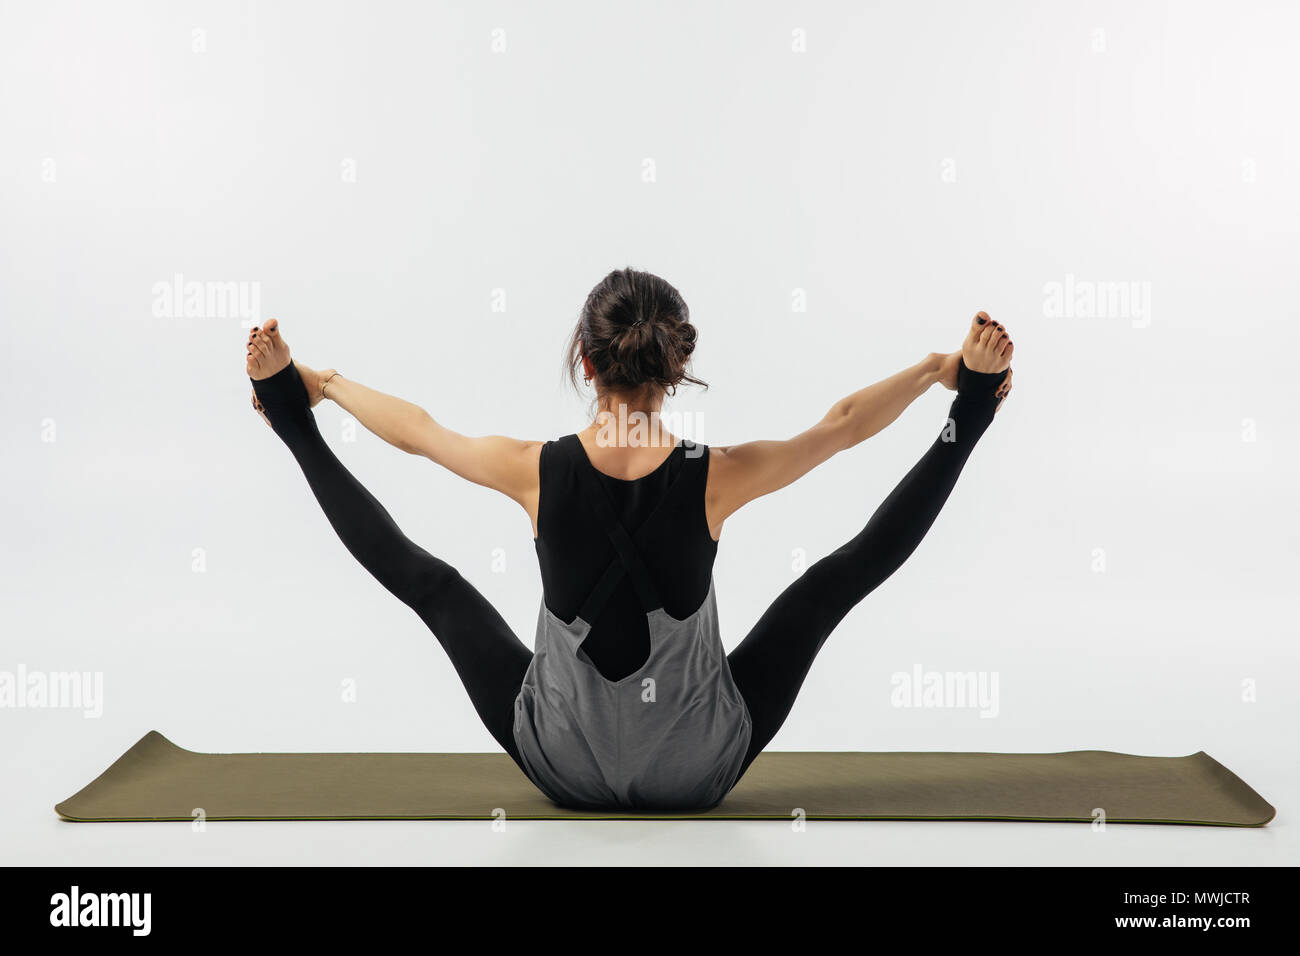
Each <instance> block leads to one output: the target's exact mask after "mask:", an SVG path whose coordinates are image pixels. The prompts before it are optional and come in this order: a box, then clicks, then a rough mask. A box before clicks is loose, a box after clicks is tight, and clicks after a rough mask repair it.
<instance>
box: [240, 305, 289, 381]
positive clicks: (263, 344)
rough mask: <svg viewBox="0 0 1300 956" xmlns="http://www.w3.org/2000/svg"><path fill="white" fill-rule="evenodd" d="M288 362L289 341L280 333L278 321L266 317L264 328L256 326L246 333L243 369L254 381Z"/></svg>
mask: <svg viewBox="0 0 1300 956" xmlns="http://www.w3.org/2000/svg"><path fill="white" fill-rule="evenodd" d="M289 362H290V358H289V343H288V342H286V341H285V340H284V338H283V337H281V335H280V321H279V320H278V319H267V321H266V328H264V329H260V328H258V327H257V326H253V328H252V329H251V330H250V331H249V333H248V344H247V358H246V360H245V362H244V369H245V371H247V372H248V377H249V378H251V379H252V380H253V381H255V382H260V381H261V380H262V379H264V378H270V377H271V376H272V375H274V374H275V373H276V372H279V371H281V370H282V369H284V367H285V366H287V365H288V364H289Z"/></svg>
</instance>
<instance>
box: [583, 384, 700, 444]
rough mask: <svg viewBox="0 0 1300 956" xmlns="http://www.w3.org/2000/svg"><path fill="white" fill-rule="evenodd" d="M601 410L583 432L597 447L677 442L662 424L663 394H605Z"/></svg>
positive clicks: (600, 403) (599, 398)
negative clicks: (587, 434)
mask: <svg viewBox="0 0 1300 956" xmlns="http://www.w3.org/2000/svg"><path fill="white" fill-rule="evenodd" d="M597 403H598V406H597V407H598V408H599V411H597V413H596V418H595V420H594V421H593V422H592V423H591V424H590V425H588V426H587V427H586V429H584V431H585V432H587V433H589V434H590V435H591V436H592V438H593V439H594V441H593V443H594V444H595V445H597V446H598V447H602V448H610V447H618V448H662V447H664V446H666V445H676V444H677V439H676V437H674V436H673V434H672V433H671V432H670V431H669V430H668V428H667V427H666V426H665V424H664V421H663V392H662V391H660V392H657V393H653V394H646V393H624V392H603V393H601V394H600V395H599V396H598V398H597Z"/></svg>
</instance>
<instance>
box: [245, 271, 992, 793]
mask: <svg viewBox="0 0 1300 956" xmlns="http://www.w3.org/2000/svg"><path fill="white" fill-rule="evenodd" d="M695 338H696V332H695V327H694V326H693V325H692V324H691V322H690V314H689V311H688V310H687V307H686V303H685V302H684V301H683V300H682V297H681V295H680V294H679V293H678V292H677V290H676V289H674V288H673V287H672V286H671V285H669V284H668V283H667V282H665V281H664V280H663V279H660V278H659V277H657V276H654V275H651V274H649V273H645V272H638V271H635V270H631V269H621V270H616V271H614V272H611V273H610V274H609V275H607V276H606V277H605V278H604V280H602V281H601V282H600V284H599V285H597V286H596V287H595V289H593V290H592V292H591V294H590V295H589V296H588V297H587V301H586V304H585V306H584V307H583V310H582V315H581V318H580V319H579V322H578V325H577V328H576V329H575V330H574V333H573V338H572V343H571V351H570V373H571V375H572V376H573V377H574V382H575V385H576V382H577V370H578V369H579V368H581V370H582V374H583V377H584V379H585V380H586V382H588V383H590V384H591V385H592V386H593V387H594V389H595V395H596V401H597V405H598V408H599V414H598V415H597V417H596V419H595V420H594V421H593V422H592V423H591V424H589V425H588V426H587V427H586V428H585V429H583V430H582V431H580V432H577V433H576V434H573V435H569V436H566V437H565V438H561V439H559V440H558V441H550V442H538V441H519V440H515V439H511V438H503V437H500V436H488V437H483V438H471V437H467V436H464V435H459V434H456V433H455V432H453V431H450V430H449V429H447V428H445V427H443V426H442V425H440V424H439V423H438V422H436V421H434V420H433V418H432V417H430V415H429V414H428V413H427V412H425V411H424V410H423V409H421V408H419V407H418V406H415V405H412V404H410V403H409V402H405V401H402V400H401V399H397V398H393V397H391V396H388V395H384V394H382V393H380V392H377V391H374V390H373V389H370V388H367V387H366V386H364V385H361V384H359V383H357V382H353V381H350V380H349V379H347V378H345V377H344V376H342V375H341V374H339V373H338V372H336V371H334V370H332V369H331V370H326V371H323V372H318V371H315V370H314V369H311V368H308V367H307V366H305V365H303V364H301V363H299V362H296V361H294V360H292V359H291V358H290V355H289V347H288V345H287V344H286V343H285V341H284V339H283V337H282V336H281V334H280V330H279V327H278V323H277V321H276V320H275V319H272V320H270V321H269V322H267V324H266V327H265V328H255V329H253V330H252V332H251V333H250V336H249V341H248V347H247V372H248V375H249V378H250V379H252V381H253V391H254V394H253V405H254V407H255V408H256V409H257V410H258V411H259V412H260V413H261V414H262V415H263V417H264V418H265V419H266V420H267V422H268V423H269V424H270V426H271V427H272V429H274V430H275V433H276V434H277V435H279V436H280V438H281V439H282V440H283V441H284V442H285V444H286V445H288V446H289V450H290V451H291V452H292V453H293V455H294V457H295V458H296V459H297V460H298V463H299V465H300V466H301V467H302V470H303V473H304V474H305V475H306V476H307V481H308V483H309V484H310V486H311V489H312V491H313V492H314V493H315V495H316V498H317V500H318V501H319V502H320V505H321V507H322V508H323V509H324V511H325V515H326V517H327V518H328V519H329V521H330V523H331V524H332V525H333V526H334V530H335V531H336V532H337V533H338V535H339V537H340V538H342V539H343V543H344V545H345V546H346V547H347V548H348V550H349V551H351V552H352V554H353V556H354V557H355V558H356V559H357V560H358V561H360V562H361V564H362V566H364V567H365V568H366V570H368V571H369V572H370V573H371V574H373V575H374V576H375V578H376V579H378V580H379V582H380V583H381V584H383V585H384V587H386V588H387V589H388V590H389V591H391V592H392V593H393V594H394V595H396V596H397V597H398V598H399V599H401V600H402V601H403V602H404V603H406V604H407V605H408V606H409V607H411V609H412V610H414V611H415V612H416V613H417V614H418V615H419V616H420V618H421V620H423V621H424V623H425V624H427V625H428V627H429V629H430V630H431V631H433V633H434V635H435V636H436V637H437V639H438V640H439V642H441V644H442V646H443V648H444V649H445V650H446V652H447V654H448V656H449V657H450V658H451V662H452V665H453V666H454V667H455V668H456V671H457V673H458V674H459V675H460V678H461V681H462V682H463V683H464V685H465V689H466V690H467V691H468V692H469V695H470V699H471V700H472V701H473V703H474V707H475V709H476V710H477V711H478V714H479V717H480V718H481V719H482V720H483V723H484V724H485V725H486V726H487V729H488V731H489V732H490V733H491V734H492V736H493V737H494V738H496V740H497V742H498V743H499V744H500V745H501V746H502V747H503V748H504V749H505V751H506V752H507V753H508V754H509V755H510V756H511V757H512V758H513V759H514V761H515V762H516V763H517V764H518V765H519V767H520V769H521V770H523V772H524V773H525V774H526V775H527V776H528V777H529V779H531V780H532V781H533V782H534V783H535V784H536V785H537V786H538V788H539V789H541V790H542V792H543V793H545V794H546V795H547V796H548V797H549V798H550V799H551V800H553V801H554V802H556V803H558V804H561V805H564V806H570V807H576V808H583V809H614V808H622V809H635V810H647V811H649V810H660V811H663V810H669V811H672V810H682V811H684V810H696V809H702V808H707V807H711V806H713V805H715V804H717V803H718V802H719V801H720V800H722V798H723V797H724V796H725V795H726V793H727V792H728V791H729V790H730V789H731V788H732V787H733V786H734V785H735V783H736V781H737V780H739V779H740V777H741V775H742V774H743V773H744V772H745V769H746V768H747V767H748V766H749V764H750V763H751V762H752V761H753V759H754V758H755V757H756V756H757V755H758V754H759V753H760V752H761V751H762V750H763V748H764V747H766V746H767V743H768V741H770V740H771V739H772V737H773V736H774V735H775V734H776V732H777V730H779V729H780V727H781V724H782V722H783V721H784V720H785V718H786V715H787V714H788V713H789V712H790V708H791V707H792V706H793V704H794V700H795V697H796V696H797V695H798V693H799V688H800V685H801V684H802V683H803V679H804V676H805V675H806V674H807V672H808V668H809V667H810V666H811V665H812V662H813V658H814V657H816V655H817V651H818V650H819V649H820V648H821V645H822V643H823V642H824V641H825V640H826V638H827V637H828V636H829V635H830V633H831V631H832V630H833V629H834V628H835V625H836V624H838V623H839V621H840V620H841V619H842V618H843V617H844V615H845V614H847V613H848V611H849V609H850V608H852V607H853V606H854V605H855V604H857V603H858V602H859V601H861V600H862V599H863V598H864V597H865V596H866V595H867V594H869V593H870V592H871V591H872V590H873V589H875V587H876V586H877V585H879V584H880V583H881V582H882V581H884V580H885V579H886V578H887V577H889V575H890V574H892V573H893V572H894V571H895V570H896V569H897V568H898V567H899V566H900V565H901V564H902V563H903V561H904V560H905V559H906V558H907V557H908V555H910V554H911V553H912V551H913V550H914V549H915V548H916V546H917V545H918V544H919V543H920V541H921V539H922V537H924V535H925V533H926V531H928V530H929V528H930V525H931V524H932V523H933V522H934V519H935V518H936V516H937V515H938V513H939V509H940V508H941V507H942V506H943V503H944V501H945V500H946V499H947V497H948V494H949V492H951V490H952V488H953V485H954V483H955V482H956V480H957V476H958V474H959V473H960V471H961V468H962V466H963V465H964V464H965V462H966V459H967V458H968V457H969V455H970V453H971V450H972V449H973V448H974V447H975V443H976V442H977V441H978V440H979V438H980V436H981V435H982V434H983V433H984V430H985V429H986V428H987V427H988V426H989V423H990V422H991V421H992V420H993V415H994V413H995V412H996V410H997V408H998V407H999V406H1000V404H1001V401H1002V399H1003V398H1004V397H1005V396H1006V394H1007V392H1008V391H1009V390H1010V383H1011V373H1010V368H1009V366H1010V362H1011V355H1012V351H1013V346H1012V343H1011V339H1010V337H1009V336H1008V334H1007V332H1006V329H1005V328H1004V327H1003V326H1002V325H1000V324H998V323H996V322H994V321H992V320H991V319H990V318H989V317H988V316H987V315H986V314H985V313H983V312H980V313H978V314H977V315H976V316H975V318H974V320H973V321H972V323H971V327H970V331H969V333H968V334H967V336H966V339H965V341H964V342H963V343H962V347H961V349H960V350H958V351H956V352H952V353H951V354H946V355H945V354H940V353H932V354H930V355H928V356H927V357H926V358H925V359H923V360H922V361H920V362H918V363H917V364H916V365H914V366H912V367H911V368H908V369H905V370H903V371H902V372H899V373H898V374H897V375H894V376H892V377H890V378H887V379H885V380H884V381H882V382H878V383H877V384H875V385H872V386H870V387H868V388H864V389H862V390H861V391H859V392H855V393H854V394H852V395H850V396H849V397H847V398H845V399H843V400H841V401H840V402H837V403H836V404H835V406H834V407H833V408H831V410H830V411H829V412H828V413H827V414H826V416H825V417H824V418H823V419H822V420H821V421H820V422H818V423H817V424H816V425H814V426H813V427H812V428H810V429H808V430H807V431H805V432H803V433H801V434H799V435H796V436H795V437H794V438H791V439H788V440H786V441H755V442H747V443H745V444H741V445H731V446H727V447H722V448H709V447H706V446H704V445H699V444H695V443H693V442H686V441H679V440H678V439H677V438H675V437H674V436H673V435H671V434H670V433H669V432H668V430H667V429H666V427H665V426H664V424H663V422H662V420H661V419H660V418H659V415H658V412H659V411H660V408H661V406H662V403H663V399H664V396H665V395H666V394H670V393H672V392H673V391H675V389H676V387H677V386H678V385H679V384H681V383H683V382H689V383H695V384H703V383H702V382H699V380H698V379H696V378H694V377H693V376H691V375H690V374H689V372H688V363H689V360H690V357H691V353H692V352H693V350H694V347H695ZM935 383H939V384H942V385H943V386H945V387H946V388H949V389H954V390H956V392H957V396H956V398H955V399H954V401H953V403H952V407H951V410H950V411H949V421H948V422H946V423H945V426H944V430H943V433H942V434H941V435H940V436H939V438H938V439H937V440H936V441H935V443H934V444H933V445H932V446H931V447H930V449H929V451H927V452H926V453H925V455H924V456H923V457H922V458H921V460H920V461H919V462H918V463H917V464H916V466H915V467H913V468H912V470H911V471H910V472H908V473H907V475H906V476H905V477H904V478H903V480H902V481H901V482H900V483H899V485H898V487H896V488H895V489H894V491H893V492H892V493H891V494H890V495H889V497H888V498H886V499H885V502H884V503H883V504H882V505H881V506H880V508H879V509H878V510H877V511H876V513H875V514H874V515H872V517H871V520H870V521H868V522H867V525H866V527H865V528H863V529H862V531H861V532H859V533H858V534H857V536H856V537H854V538H852V539H851V540H850V541H849V542H848V543H847V544H845V545H844V546H843V547H841V548H839V549H838V550H836V551H835V552H833V553H832V554H830V555H828V556H827V557H825V558H822V559H821V560H820V561H818V562H817V563H816V564H814V565H812V566H811V567H809V568H808V569H807V570H805V571H804V572H803V574H802V575H801V576H800V577H799V579H798V580H797V581H795V582H794V583H793V584H791V585H790V586H789V587H788V588H786V589H785V591H784V592H783V593H782V594H781V595H780V597H778V598H777V599H776V601H775V602H774V603H773V604H772V606H771V607H770V608H768V610H767V611H766V613H764V615H763V616H762V618H761V619H760V620H759V621H758V623H757V624H756V625H755V626H754V628H753V630H751V631H750V633H749V634H748V635H747V636H746V637H745V639H744V640H743V641H741V643H740V644H739V645H738V646H737V647H736V649H735V650H734V651H732V652H731V654H729V655H726V654H724V652H723V648H722V643H721V639H720V636H719V633H718V625H717V613H716V605H715V600H714V592H713V577H712V567H713V559H714V556H715V554H716V553H717V543H718V538H719V536H720V534H721V532H722V526H723V523H724V522H725V521H726V519H727V518H728V517H730V516H731V515H732V514H734V513H735V512H736V511H737V510H739V509H740V508H741V507H743V506H744V505H745V504H747V503H748V502H750V501H753V500H754V499H755V498H759V497H761V496H763V495H766V494H769V493H771V492H773V491H776V490H777V489H779V488H784V487H785V486H786V485H788V484H790V483H791V482H793V481H795V480H797V479H798V478H800V477H802V476H803V475H805V474H807V473H808V472H809V471H810V470H812V469H813V468H815V467H816V466H817V465H820V464H821V463H822V462H824V461H826V460H827V459H828V458H830V457H831V456H832V455H834V454H835V453H836V452H839V451H843V450H844V449H846V448H851V447H852V446H854V445H856V444H858V443H859V442H861V441H863V440H865V439H867V438H869V437H871V436H872V435H874V434H876V433H877V432H878V431H880V430H881V429H882V428H884V427H885V426H886V425H888V424H889V423H890V422H892V421H894V419H896V418H897V417H898V416H899V415H900V414H901V413H902V411H903V409H905V408H906V407H907V406H908V405H909V404H910V403H911V402H912V401H913V400H915V399H916V398H917V397H918V396H919V395H921V393H922V392H924V391H926V389H928V388H929V387H930V386H931V385H934V384H935ZM325 398H328V399H329V400H331V401H333V402H336V403H338V404H339V405H341V406H342V407H343V408H345V409H346V410H347V411H348V412H349V413H350V414H351V415H352V416H353V417H355V418H356V419H357V421H359V422H361V423H362V424H363V425H364V426H365V427H366V428H368V429H370V430H371V431H372V432H374V433H375V434H376V435H378V436H379V437H380V438H382V439H384V440H385V441H387V442H389V443H391V444H392V445H395V446H396V447H397V448H400V449H401V450H403V451H406V452H409V453H411V454H418V455H424V456H426V457H428V458H430V459H432V460H433V461H435V462H437V463H438V464H440V465H442V466H444V467H446V468H449V469H450V470H451V471H453V472H455V473H456V474H457V475H460V476H461V477H462V478H467V479H468V480H470V481H473V482H475V483H477V484H480V485H486V486H487V487H489V488H493V489H496V490H497V491H500V492H502V493H503V494H505V495H507V496H509V497H510V498H512V499H514V501H516V502H517V503H518V504H519V505H520V506H521V507H522V508H523V509H524V511H526V512H527V513H528V517H529V520H530V521H531V522H532V527H533V534H534V542H535V546H536V549H537V557H538V561H539V563H540V565H541V573H542V585H543V597H542V605H541V609H540V613H539V617H538V625H537V637H536V642H535V652H534V651H529V649H528V648H527V647H526V646H525V645H524V644H523V643H522V642H521V641H520V640H519V638H518V637H516V636H515V635H514V634H513V633H512V632H511V630H510V628H509V627H508V626H507V625H506V622H505V621H504V620H503V619H502V618H501V615H500V614H498V613H497V611H496V610H495V609H494V608H493V607H492V606H491V605H490V604H488V602H487V601H486V600H484V598H483V596H482V595H481V594H480V593H479V592H478V591H477V590H476V589H475V588H474V587H473V586H472V585H471V584H469V582H467V581H466V580H465V579H464V578H462V577H461V576H460V574H458V573H457V571H456V569H455V568H452V567H451V566H449V565H448V564H446V563H445V562H444V561H441V560H439V559H438V558H436V557H434V556H433V555H431V554H429V553H428V552H427V551H425V550H423V549H422V548H420V547H419V546H418V545H416V544H415V543H413V542H412V541H410V540H408V539H407V538H406V537H405V536H404V535H403V534H402V532H401V531H400V530H399V529H398V527H397V525H396V524H394V522H393V519H392V518H391V517H390V516H389V515H388V513H387V512H386V511H385V510H384V508H383V507H382V506H381V505H380V504H379V502H378V501H376V500H375V499H374V497H373V496H372V495H371V494H370V493H369V492H368V491H366V489H365V488H363V487H362V486H361V484H360V483H358V482H357V480H356V479H355V478H353V477H352V475H351V474H349V473H348V471H347V469H346V468H344V467H343V465H342V464H341V463H340V462H339V460H338V459H337V458H336V457H335V456H334V454H333V453H332V452H331V451H330V449H329V448H328V446H326V444H325V442H324V440H323V439H322V438H321V435H320V432H319V431H318V430H317V428H316V422H315V417H314V415H313V414H312V412H311V408H312V407H314V406H315V405H316V404H317V403H319V402H320V401H321V400H322V399H325ZM638 413H640V416H641V420H642V421H643V422H644V421H648V423H649V424H648V427H646V428H641V429H638V428H633V429H632V430H631V433H630V434H628V433H627V430H626V429H625V428H620V427H618V423H619V422H620V421H622V422H623V423H627V422H628V421H629V420H631V421H634V422H635V421H637V419H638ZM611 423H612V424H613V427H611Z"/></svg>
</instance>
